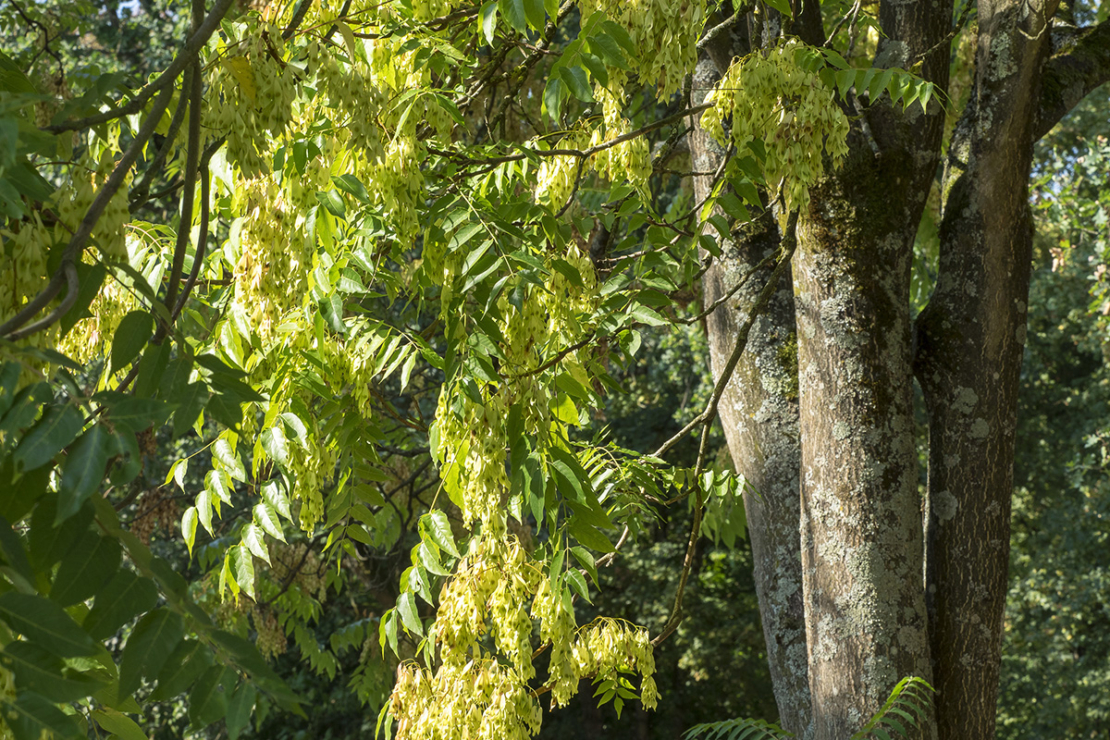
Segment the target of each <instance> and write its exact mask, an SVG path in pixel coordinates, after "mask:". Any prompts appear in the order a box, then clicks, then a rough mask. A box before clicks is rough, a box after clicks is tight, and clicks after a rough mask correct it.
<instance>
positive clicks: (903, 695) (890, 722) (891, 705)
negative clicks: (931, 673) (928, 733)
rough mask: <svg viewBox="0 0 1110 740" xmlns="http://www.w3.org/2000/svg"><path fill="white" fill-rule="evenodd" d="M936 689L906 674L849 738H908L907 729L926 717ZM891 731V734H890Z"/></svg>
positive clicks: (915, 726)
mask: <svg viewBox="0 0 1110 740" xmlns="http://www.w3.org/2000/svg"><path fill="white" fill-rule="evenodd" d="M934 693H936V689H934V688H933V687H932V686H930V685H929V682H928V681H926V680H925V679H923V678H920V677H919V676H906V677H905V678H903V679H902V680H901V681H899V682H898V683H897V685H895V687H894V689H893V690H891V692H890V696H888V697H887V700H886V702H885V703H884V704H883V706H882V708H881V709H879V711H878V712H876V714H875V716H874V717H872V718H871V720H870V721H869V722H868V723H867V724H866V725H864V726H863V729H861V730H860V731H859V732H857V733H856V734H855V735H852V738H851V740H872V738H878V739H879V740H892V738H893V737H909V735H910V732H911V731H912V730H913V729H916V728H917V727H919V726H920V725H921V722H922V720H924V719H925V716H926V714H927V710H928V707H929V703H930V702H931V701H932V700H933V697H932V695H933V694H934ZM892 732H893V733H894V734H891V733H892Z"/></svg>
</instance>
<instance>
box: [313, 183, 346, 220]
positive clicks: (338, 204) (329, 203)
mask: <svg viewBox="0 0 1110 740" xmlns="http://www.w3.org/2000/svg"><path fill="white" fill-rule="evenodd" d="M316 200H318V201H319V202H320V205H322V206H323V207H324V208H326V209H327V210H328V213H330V214H331V215H333V216H335V217H336V218H341V219H343V220H346V219H347V204H346V203H344V202H343V198H342V197H341V196H340V195H339V193H337V192H336V191H334V190H328V191H326V192H325V191H322V190H318V191H316Z"/></svg>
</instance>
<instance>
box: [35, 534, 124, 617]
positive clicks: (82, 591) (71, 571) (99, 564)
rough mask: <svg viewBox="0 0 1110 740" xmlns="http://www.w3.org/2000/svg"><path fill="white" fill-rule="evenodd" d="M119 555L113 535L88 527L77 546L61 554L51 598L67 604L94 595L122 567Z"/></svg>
mask: <svg viewBox="0 0 1110 740" xmlns="http://www.w3.org/2000/svg"><path fill="white" fill-rule="evenodd" d="M120 556H121V550H120V546H119V542H117V541H116V540H115V539H114V538H112V537H101V536H100V535H99V534H97V533H96V532H94V531H92V530H86V532H85V535H84V536H83V537H82V538H81V541H80V542H78V543H77V546H76V547H74V548H72V549H71V550H70V551H69V552H68V553H67V554H66V556H65V557H64V558H62V564H61V565H59V566H58V574H57V575H56V576H54V586H53V588H51V589H50V599H51V600H52V601H54V602H56V603H57V604H58V605H60V606H63V607H65V606H72V605H73V604H76V603H78V602H81V601H84V600H85V599H88V598H91V597H92V596H93V595H94V594H95V593H96V592H97V591H99V590H100V587H101V586H103V585H104V584H106V583H107V582H108V580H109V579H111V577H112V576H113V575H114V574H115V572H116V571H117V570H118V569H119V562H120Z"/></svg>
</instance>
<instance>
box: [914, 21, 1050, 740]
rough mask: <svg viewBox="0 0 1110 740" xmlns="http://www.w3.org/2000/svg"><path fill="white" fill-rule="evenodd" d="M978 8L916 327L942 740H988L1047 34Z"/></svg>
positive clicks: (1039, 24) (1035, 24)
mask: <svg viewBox="0 0 1110 740" xmlns="http://www.w3.org/2000/svg"><path fill="white" fill-rule="evenodd" d="M1022 16H1023V14H1022V13H1021V12H1020V9H1019V7H1018V6H1016V5H1007V4H999V3H985V2H984V3H980V5H979V24H980V25H979V28H980V31H979V43H978V51H977V56H978V59H977V64H976V72H977V74H976V79H975V86H974V88H973V91H972V97H971V102H970V103H969V105H968V107H967V109H966V110H965V111H964V114H963V116H962V118H961V121H960V123H959V126H958V127H957V129H956V131H955V133H954V134H953V138H952V144H951V146H950V149H949V157H948V163H947V166H946V168H945V174H944V187H943V191H942V192H943V193H945V194H946V197H945V199H944V201H943V204H942V207H943V210H942V221H941V255H940V277H939V280H938V283H937V287H936V290H935V291H934V295H933V297H932V299H931V300H930V301H929V305H928V307H927V309H926V310H925V312H923V314H922V316H921V319H920V322H919V323H920V329H919V332H920V347H919V353H918V364H917V367H918V378H919V379H920V381H921V387H922V389H923V390H924V392H925V398H926V404H927V407H928V413H929V428H930V435H929V495H928V498H929V520H928V539H929V551H928V573H927V577H928V581H927V587H928V592H929V596H930V638H931V647H932V654H933V660H934V662H935V666H936V669H935V675H936V688H937V689H938V694H937V700H936V701H937V717H938V721H939V730H940V737H941V739H942V740H956V739H957V738H959V739H960V740H980V739H986V738H993V737H994V725H995V704H996V700H997V693H998V674H999V657H1000V651H1001V645H1002V619H1003V611H1004V608H1005V604H1006V587H1007V582H1006V576H1007V569H1008V567H1009V552H1010V547H1009V544H1010V496H1011V492H1012V488H1013V459H1014V431H1015V429H1016V426H1017V391H1018V380H1019V374H1020V371H1021V357H1022V349H1023V347H1024V342H1025V318H1026V300H1027V299H1028V295H1029V277H1030V269H1031V268H1030V260H1031V250H1032V219H1031V215H1030V212H1029V204H1028V182H1029V170H1030V166H1031V162H1032V157H1033V143H1034V134H1033V125H1034V118H1035V116H1034V114H1035V112H1036V110H1037V88H1038V86H1039V76H1040V70H1041V68H1042V65H1043V61H1044V58H1045V54H1046V51H1047V50H1048V33H1046V30H1047V29H1046V28H1045V23H1044V19H1043V17H1042V16H1040V15H1036V14H1033V15H1025V16H1024V17H1022Z"/></svg>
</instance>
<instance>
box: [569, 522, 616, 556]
mask: <svg viewBox="0 0 1110 740" xmlns="http://www.w3.org/2000/svg"><path fill="white" fill-rule="evenodd" d="M569 528H570V533H571V534H572V535H574V538H575V539H576V540H578V541H579V542H581V543H582V544H583V545H585V546H586V547H588V548H590V549H591V550H596V551H598V552H613V549H614V548H613V543H612V542H610V541H609V538H608V537H606V536H605V535H604V534H602V533H601V531H600V530H598V529H597V528H595V527H593V526H590V525H589V524H586V523H585V522H583V521H582V520H581V519H578V518H577V517H575V518H572V519H571V520H570V525H569Z"/></svg>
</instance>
